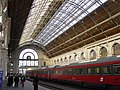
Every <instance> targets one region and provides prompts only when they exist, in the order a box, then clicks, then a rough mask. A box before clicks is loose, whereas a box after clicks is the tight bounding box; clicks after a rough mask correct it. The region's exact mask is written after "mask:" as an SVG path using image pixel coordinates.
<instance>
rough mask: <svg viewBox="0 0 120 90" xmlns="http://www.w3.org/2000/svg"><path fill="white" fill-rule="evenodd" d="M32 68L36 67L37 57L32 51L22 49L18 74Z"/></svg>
mask: <svg viewBox="0 0 120 90" xmlns="http://www.w3.org/2000/svg"><path fill="white" fill-rule="evenodd" d="M33 67H38V55H37V53H36V52H35V51H34V50H33V49H24V50H23V51H22V52H21V53H20V55H19V73H25V71H26V70H27V69H28V68H33Z"/></svg>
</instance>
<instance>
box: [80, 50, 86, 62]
mask: <svg viewBox="0 0 120 90" xmlns="http://www.w3.org/2000/svg"><path fill="white" fill-rule="evenodd" d="M81 59H82V60H85V59H86V56H85V52H82V53H81Z"/></svg>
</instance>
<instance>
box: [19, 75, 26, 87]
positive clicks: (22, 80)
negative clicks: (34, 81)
mask: <svg viewBox="0 0 120 90" xmlns="http://www.w3.org/2000/svg"><path fill="white" fill-rule="evenodd" d="M25 81H26V78H25V76H24V75H22V76H21V82H20V83H21V84H22V87H24V83H25Z"/></svg>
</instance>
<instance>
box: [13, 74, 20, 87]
mask: <svg viewBox="0 0 120 90" xmlns="http://www.w3.org/2000/svg"><path fill="white" fill-rule="evenodd" d="M14 81H15V86H14V87H18V82H19V76H18V75H17V74H16V76H15V78H14Z"/></svg>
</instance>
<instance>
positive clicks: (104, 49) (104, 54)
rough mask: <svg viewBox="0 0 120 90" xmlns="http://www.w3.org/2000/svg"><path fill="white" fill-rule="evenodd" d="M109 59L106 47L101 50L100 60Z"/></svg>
mask: <svg viewBox="0 0 120 90" xmlns="http://www.w3.org/2000/svg"><path fill="white" fill-rule="evenodd" d="M103 57H107V49H106V48H105V47H102V48H101V49H100V58H103Z"/></svg>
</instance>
